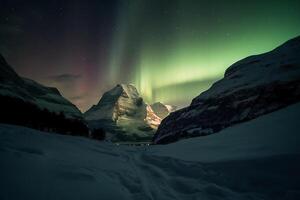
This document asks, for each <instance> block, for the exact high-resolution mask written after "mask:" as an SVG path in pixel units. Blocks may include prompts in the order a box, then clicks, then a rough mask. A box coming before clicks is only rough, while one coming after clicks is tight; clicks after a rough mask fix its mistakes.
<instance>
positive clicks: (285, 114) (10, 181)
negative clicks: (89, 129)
mask: <svg viewBox="0 0 300 200" xmlns="http://www.w3.org/2000/svg"><path fill="white" fill-rule="evenodd" d="M299 119H300V104H296V105H293V106H290V107H288V108H286V109H283V110H280V111H277V112H274V113H272V114H269V115H265V116H262V117H260V118H257V119H255V120H252V121H250V122H247V123H244V124H239V125H236V126H233V127H231V128H228V129H225V130H223V131H221V132H220V133H218V134H213V135H210V136H206V137H200V138H192V139H188V140H182V141H180V142H178V143H174V144H170V145H165V146H163V145H162V146H159V145H157V146H150V147H129V146H116V145H113V144H109V143H105V142H98V141H92V140H89V139H85V138H80V137H70V136H62V135H55V134H48V133H42V132H39V131H35V130H32V129H28V128H23V127H17V126H11V125H4V124H1V125H0V199H1V200H6V199H31V200H33V199H39V200H40V199H51V200H52V199H73V200H74V199H101V200H104V199H117V200H119V199H136V200H142V199H172V200H173V199H179V200H182V199H183V200H184V199H272V200H273V199H300V184H299V182H300V170H299V169H300V146H299V144H300V135H299V124H298V123H299Z"/></svg>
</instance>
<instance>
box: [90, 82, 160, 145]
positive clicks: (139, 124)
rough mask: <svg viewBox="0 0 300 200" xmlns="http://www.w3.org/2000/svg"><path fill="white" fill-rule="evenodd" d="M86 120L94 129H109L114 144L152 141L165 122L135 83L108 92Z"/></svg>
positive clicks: (120, 85)
mask: <svg viewBox="0 0 300 200" xmlns="http://www.w3.org/2000/svg"><path fill="white" fill-rule="evenodd" d="M84 117H85V119H86V120H87V121H88V122H89V125H90V126H91V127H92V128H94V129H95V128H103V129H105V130H106V132H108V134H107V136H108V139H111V140H112V141H149V140H151V138H152V137H153V134H154V132H155V129H156V128H157V126H158V125H159V124H160V121H161V119H160V118H159V117H158V116H156V115H155V113H154V112H153V110H152V108H151V107H150V106H149V105H147V104H146V103H145V102H144V101H143V98H142V97H141V96H140V95H139V93H138V91H137V89H136V88H135V87H134V86H133V85H131V84H118V85H117V86H116V87H114V88H113V89H111V90H109V91H108V92H106V93H104V94H103V96H102V98H101V99H100V101H99V103H98V104H97V105H94V106H92V107H91V108H90V109H89V110H88V111H87V112H86V113H84Z"/></svg>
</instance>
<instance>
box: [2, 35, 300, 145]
mask: <svg viewBox="0 0 300 200" xmlns="http://www.w3.org/2000/svg"><path fill="white" fill-rule="evenodd" d="M0 72H1V73H0V109H1V111H2V112H1V114H0V123H1V122H2V123H16V124H19V125H25V126H30V127H33V128H37V129H42V130H48V131H54V132H55V131H63V132H64V133H65V134H72V133H75V135H81V134H80V132H82V131H83V132H84V134H82V135H84V136H91V134H93V133H91V130H92V131H93V130H98V131H99V130H101V131H100V132H99V133H103V132H105V133H106V139H107V140H111V141H113V142H149V141H151V140H152V141H153V142H154V143H155V144H165V143H170V142H174V141H177V140H180V139H183V138H189V137H196V136H205V135H209V134H213V133H217V132H219V131H221V130H222V129H225V128H226V127H229V126H233V125H235V124H238V123H241V122H245V121H249V120H252V119H255V118H257V117H259V116H261V115H265V114H267V113H270V112H273V111H276V110H278V109H281V108H284V107H286V106H288V105H291V104H294V103H297V102H299V101H300V37H296V38H294V39H292V40H289V41H288V42H286V43H284V44H283V45H281V46H279V47H277V48H276V49H274V50H272V51H270V52H268V53H264V54H261V55H255V56H250V57H247V58H245V59H243V60H241V61H238V62H236V63H235V64H233V65H232V66H230V67H229V68H228V69H227V70H226V71H225V75H224V78H222V79H221V80H219V81H217V82H216V83H214V84H213V85H212V86H211V88H210V89H208V90H207V91H205V92H203V93H201V94H200V95H199V96H197V97H196V98H194V99H193V101H192V103H191V104H190V106H188V107H186V108H183V109H180V110H177V111H176V107H174V106H170V105H165V104H163V103H160V102H156V103H154V104H152V105H150V104H147V103H146V102H145V101H144V100H143V98H142V96H141V95H140V94H139V92H138V91H137V89H136V88H135V87H134V85H131V84H118V85H117V86H115V87H114V88H112V89H111V90H109V91H107V92H106V93H104V94H103V95H102V97H101V99H100V101H99V102H98V104H97V105H94V106H92V107H91V108H90V109H89V110H88V111H86V112H85V113H84V114H82V113H81V112H80V111H79V109H78V108H77V107H76V106H75V105H73V104H72V103H71V102H70V101H68V100H67V99H65V98H64V97H63V96H62V95H61V94H60V93H59V91H58V90H57V89H56V88H52V87H45V86H43V85H41V84H39V83H37V82H35V81H33V80H30V79H27V78H22V77H20V76H19V75H18V74H17V73H16V72H15V71H14V70H13V69H12V68H11V67H10V66H9V65H8V64H7V62H6V61H5V59H4V58H3V57H2V56H1V55H0ZM87 125H88V126H89V129H90V130H89V129H88V128H87V127H86V126H87ZM56 126H59V128H57V127H56ZM94 133H96V132H94Z"/></svg>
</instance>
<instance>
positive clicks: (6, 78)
mask: <svg viewBox="0 0 300 200" xmlns="http://www.w3.org/2000/svg"><path fill="white" fill-rule="evenodd" d="M0 95H1V96H9V97H13V98H18V99H22V100H24V101H25V102H30V103H33V104H35V105H36V106H38V107H39V108H41V109H45V108H46V109H48V110H49V111H51V112H56V113H59V112H64V114H65V115H66V117H69V118H82V114H81V112H80V111H79V109H78V108H77V107H76V106H75V105H73V104H72V103H71V102H70V101H68V100H67V99H65V98H64V97H63V96H62V95H61V94H60V93H59V91H58V90H57V89H56V88H52V87H46V86H43V85H41V84H39V83H37V82H35V81H33V80H30V79H27V78H22V77H20V76H19V75H18V74H17V73H16V72H15V71H14V70H13V69H12V68H11V67H10V66H9V65H8V64H7V63H6V61H5V59H4V58H3V57H2V56H1V55H0Z"/></svg>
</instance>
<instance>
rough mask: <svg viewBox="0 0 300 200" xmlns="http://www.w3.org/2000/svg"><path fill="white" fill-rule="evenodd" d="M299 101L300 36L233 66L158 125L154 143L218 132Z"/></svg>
mask: <svg viewBox="0 0 300 200" xmlns="http://www.w3.org/2000/svg"><path fill="white" fill-rule="evenodd" d="M298 101H300V37H297V38H294V39H292V40H290V41H288V42H286V43H284V44H283V45H281V46H279V47H278V48H276V49H274V50H273V51H271V52H268V53H265V54H261V55H256V56H250V57H248V58H245V59H243V60H241V61H238V62H237V63H235V64H233V65H232V66H230V67H229V68H228V69H227V70H226V72H225V75H224V78H222V79H221V80H219V81H217V82H216V83H214V84H213V85H212V87H211V88H210V89H209V90H207V91H205V92H203V93H202V94H200V95H199V96H198V97H196V98H195V99H193V101H192V103H191V105H190V106H188V107H186V108H183V109H181V110H178V111H176V112H173V113H171V114H170V115H169V116H168V117H166V118H165V119H164V120H163V121H162V123H161V125H160V126H159V128H158V130H157V133H156V135H155V137H154V142H155V143H169V142H173V141H177V140H179V139H181V138H185V137H193V136H203V135H208V134H212V133H216V132H218V131H220V130H222V129H224V128H226V127H228V126H232V125H234V124H237V123H240V122H244V121H248V120H251V119H254V118H257V117H259V116H261V115H264V114H266V113H269V112H273V111H275V110H278V109H281V108H283V107H286V106H288V105H290V104H293V103H296V102H298Z"/></svg>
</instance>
